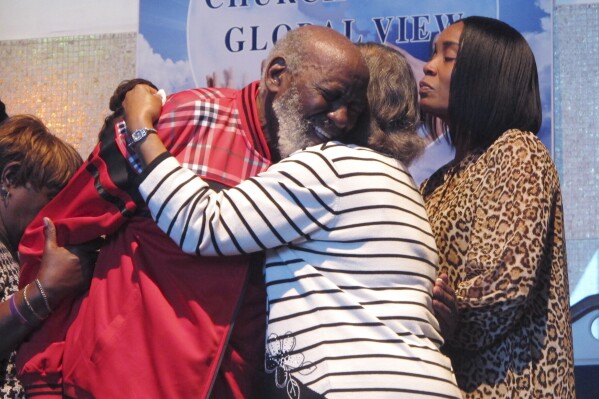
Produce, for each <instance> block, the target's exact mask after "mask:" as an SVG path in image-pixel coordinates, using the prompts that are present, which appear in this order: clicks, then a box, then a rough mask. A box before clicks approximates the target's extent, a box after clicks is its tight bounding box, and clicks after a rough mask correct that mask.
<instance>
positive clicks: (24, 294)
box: [23, 284, 46, 321]
mask: <svg viewBox="0 0 599 399" xmlns="http://www.w3.org/2000/svg"><path fill="white" fill-rule="evenodd" d="M28 287H29V284H27V285H26V286H25V289H23V299H25V304H26V305H27V307H28V308H29V310H31V313H33V315H34V316H35V317H37V319H38V320H39V321H42V320H45V319H46V318H45V317H42V316H40V314H39V313H38V312H36V311H35V309H33V306H31V303H30V302H29V299H27V288H28Z"/></svg>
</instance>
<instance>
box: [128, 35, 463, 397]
mask: <svg viewBox="0 0 599 399" xmlns="http://www.w3.org/2000/svg"><path fill="white" fill-rule="evenodd" d="M362 51H363V54H364V55H365V57H366V59H367V61H369V62H368V64H369V69H370V74H371V78H370V79H371V82H370V84H369V103H370V106H371V109H372V112H371V114H370V119H369V121H368V122H367V123H368V125H362V128H361V129H356V130H357V131H358V133H362V135H363V137H359V135H358V134H355V135H353V137H346V138H345V141H346V142H353V143H359V144H365V145H367V146H359V145H356V144H346V143H342V142H340V141H330V142H327V143H324V144H320V145H317V146H313V147H309V148H306V149H304V150H302V151H298V152H295V153H293V154H291V156H289V157H288V158H285V159H283V160H282V161H281V162H279V163H278V164H275V165H273V166H272V167H271V168H270V169H269V170H268V171H266V172H265V173H262V174H260V175H258V176H257V177H255V178H252V179H249V180H247V181H245V182H243V183H242V184H240V185H238V186H237V187H234V188H232V189H229V190H224V191H221V192H220V193H216V192H214V191H212V190H211V189H210V188H209V187H208V184H207V183H206V182H204V181H203V180H201V179H200V178H198V177H197V176H196V175H195V174H194V173H193V172H191V171H189V170H187V169H185V168H183V167H181V165H179V164H178V162H177V161H176V160H175V159H174V158H173V157H171V156H170V155H169V154H168V153H167V152H166V150H165V149H164V147H163V146H162V145H161V142H160V139H159V138H158V137H157V135H150V136H148V137H147V138H146V139H145V140H143V141H142V142H140V143H138V144H137V145H136V147H135V149H136V151H137V152H138V154H139V155H140V157H141V158H142V160H143V161H144V163H145V164H146V165H147V167H146V168H145V170H144V172H143V174H142V179H143V180H142V182H141V184H140V193H141V194H142V196H143V197H144V199H145V200H146V202H147V204H148V206H149V208H150V210H151V212H152V216H153V217H154V219H155V220H156V222H157V224H158V225H159V226H160V228H161V229H163V230H164V231H165V232H166V233H167V234H169V236H170V237H171V238H172V239H173V240H174V241H175V242H176V243H178V244H179V246H180V247H181V248H182V249H183V250H184V251H186V252H188V253H191V254H197V255H203V256H212V255H235V254H240V253H250V252H257V251H266V261H265V265H264V276H265V280H266V287H267V295H268V304H267V306H268V326H267V340H266V343H265V346H266V348H265V352H266V359H265V371H266V373H267V374H268V377H269V380H270V382H269V384H271V385H272V389H271V391H270V395H269V397H273V398H310V397H315V398H322V397H326V398H344V399H345V398H402V397H406V398H407V397H409V398H418V397H422V398H425V397H426V398H459V397H460V392H459V390H458V389H457V387H456V383H455V378H454V375H453V372H452V370H451V366H450V362H449V361H448V359H447V358H446V357H445V356H444V355H443V354H441V352H440V351H439V347H440V346H441V344H442V343H443V342H442V337H441V335H440V333H439V326H438V323H437V321H436V319H435V317H434V315H433V312H432V305H431V302H432V299H431V289H432V286H433V284H434V281H435V278H436V275H437V262H438V257H437V248H436V246H435V240H434V237H433V236H432V233H431V229H430V226H429V222H428V219H427V215H426V211H425V209H424V204H423V201H422V197H421V196H420V194H419V192H418V189H417V188H416V187H415V184H414V182H413V180H412V178H411V176H410V175H409V173H408V171H407V169H406V167H405V165H404V163H403V162H402V161H400V160H398V159H397V158H402V160H404V161H409V160H411V158H412V156H413V153H414V151H413V150H414V149H415V148H417V147H418V145H417V144H416V145H415V147H411V148H408V149H407V150H406V145H408V146H411V145H413V143H415V142H416V143H417V142H418V140H417V139H415V137H416V135H415V133H414V132H415V126H416V124H417V121H418V111H417V109H418V106H417V93H416V84H415V81H414V77H413V75H412V73H411V70H410V67H409V65H408V63H407V62H406V60H405V58H404V57H403V56H402V55H401V54H399V53H398V52H396V51H394V50H392V49H389V48H386V47H384V46H377V45H369V46H366V47H364V48H362ZM279 77H280V78H284V74H283V75H279ZM144 90H145V93H151V92H154V90H150V89H149V88H148V87H145V88H144ZM144 90H140V89H134V90H133V91H132V92H131V93H130V94H128V98H127V100H126V103H125V107H126V110H127V122H130V121H131V118H132V115H136V116H137V115H152V116H153V115H157V114H158V113H157V111H156V110H155V109H153V110H152V111H151V112H147V111H148V110H147V109H146V110H143V111H142V110H141V108H140V106H139V104H142V103H144V102H143V101H137V102H136V96H138V98H141V97H144ZM297 94H298V93H297V90H294V88H293V85H291V89H289V90H288V91H287V92H286V93H285V94H283V95H281V96H280V97H279V98H278V99H276V100H275V105H274V111H275V114H276V115H277V117H278V119H280V120H281V119H285V118H287V119H288V118H289V117H290V116H293V115H301V114H302V111H303V110H302V108H301V104H300V99H299V98H298V95H297ZM148 99H149V101H146V104H152V107H154V108H159V107H158V105H157V104H158V101H159V100H158V101H154V99H153V97H152V98H150V96H148V95H147V94H146V95H145V100H148ZM375 101H378V102H379V103H378V104H377V105H376V106H375V105H374V102H375ZM136 107H137V108H136ZM152 116H150V118H149V120H146V122H148V121H152V119H153V118H152ZM135 123H137V122H133V123H132V124H135ZM300 125H301V123H300ZM146 126H147V125H146ZM296 126H298V125H296ZM366 126H367V127H366ZM285 134H287V133H286V132H285V130H284V126H281V131H280V135H285ZM407 137H408V138H409V137H411V138H413V140H412V139H407ZM288 139H289V140H290V141H291V142H293V140H294V139H293V138H289V137H288ZM300 142H301V138H300ZM368 147H370V148H368ZM299 148H301V147H298V149H299ZM373 148H374V149H376V150H378V151H375V150H373ZM389 155H393V156H389Z"/></svg>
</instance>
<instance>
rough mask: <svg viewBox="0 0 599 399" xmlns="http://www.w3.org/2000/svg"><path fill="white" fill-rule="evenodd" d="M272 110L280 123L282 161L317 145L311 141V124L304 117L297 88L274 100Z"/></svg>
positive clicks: (279, 143) (292, 88) (279, 136)
mask: <svg viewBox="0 0 599 399" xmlns="http://www.w3.org/2000/svg"><path fill="white" fill-rule="evenodd" d="M272 109H273V112H274V114H275V117H276V118H277V121H278V123H279V134H278V142H277V145H278V149H279V153H280V154H281V159H282V158H287V157H288V156H289V155H291V154H292V153H294V152H295V151H298V150H301V149H303V148H306V147H309V146H311V145H313V144H316V143H315V142H314V141H313V140H312V139H310V135H309V131H310V123H309V122H308V121H307V120H306V119H305V118H304V117H303V114H302V105H301V103H300V95H299V92H298V90H297V88H296V87H295V86H293V87H291V88H290V89H289V90H288V91H287V92H285V93H283V94H282V95H281V97H279V98H277V99H276V100H274V101H273V104H272Z"/></svg>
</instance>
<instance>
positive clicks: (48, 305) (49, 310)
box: [34, 278, 52, 313]
mask: <svg viewBox="0 0 599 399" xmlns="http://www.w3.org/2000/svg"><path fill="white" fill-rule="evenodd" d="M34 281H35V285H37V288H38V289H39V290H40V294H42V298H44V303H45V304H46V309H48V313H52V308H51V307H50V302H48V296H47V295H46V292H45V291H44V289H43V288H42V283H41V282H40V280H39V279H37V278H36V279H35V280H34Z"/></svg>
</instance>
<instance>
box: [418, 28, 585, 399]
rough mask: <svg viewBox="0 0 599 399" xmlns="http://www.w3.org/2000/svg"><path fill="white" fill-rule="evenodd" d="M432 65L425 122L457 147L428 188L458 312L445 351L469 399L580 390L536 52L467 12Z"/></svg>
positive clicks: (424, 85)
mask: <svg viewBox="0 0 599 399" xmlns="http://www.w3.org/2000/svg"><path fill="white" fill-rule="evenodd" d="M424 72H425V76H424V77H423V79H422V80H421V82H420V95H421V107H422V109H423V111H424V112H426V113H428V114H429V115H430V118H429V119H428V126H429V128H431V129H430V130H431V131H435V129H434V128H435V127H438V126H443V127H445V128H446V130H447V132H448V134H449V137H450V139H451V142H452V145H453V146H454V147H455V149H456V156H455V159H454V160H453V161H452V162H450V163H449V164H448V165H446V166H444V167H442V168H441V169H439V170H438V171H437V172H435V173H434V174H433V175H432V176H431V177H430V178H429V179H428V180H427V181H425V182H424V183H423V185H422V193H423V195H424V198H425V202H426V207H427V211H428V213H429V217H430V221H431V225H432V228H433V233H434V234H435V236H436V242H437V246H438V247H439V252H440V266H441V271H442V272H444V273H447V275H448V277H449V285H450V286H451V287H452V288H453V289H454V290H455V295H456V301H457V307H458V309H459V312H458V313H459V318H458V319H457V327H456V330H455V334H454V336H453V337H449V339H448V340H447V342H446V345H445V347H444V349H445V350H446V352H447V354H448V355H449V356H450V357H451V359H452V364H453V367H454V369H455V372H456V377H457V380H458V384H459V386H460V388H461V389H462V392H463V396H464V397H465V398H552V399H553V398H562V399H563V398H574V397H575V393H574V377H573V360H572V337H571V325H570V314H569V294H568V278H567V268H566V258H565V245H564V232H563V213H562V199H561V193H560V186H559V179H558V175H557V172H556V169H555V167H554V164H553V162H552V160H551V157H550V155H549V153H548V152H547V149H546V148H545V146H544V145H543V144H542V143H541V141H540V140H539V139H538V138H537V137H536V136H535V134H536V133H537V132H538V130H539V128H540V125H541V119H542V116H541V103H540V95H539V88H538V87H539V86H538V77H537V70H536V64H535V60H534V56H533V54H532V51H531V50H530V47H529V46H528V44H527V43H526V41H525V39H524V38H523V37H522V35H520V33H518V32H517V31H516V30H514V29H513V28H511V27H510V26H508V25H507V24H505V23H503V22H500V21H497V20H494V19H490V18H483V17H468V18H466V19H464V20H462V21H458V22H456V23H454V24H452V25H450V26H449V27H448V28H446V29H445V30H444V31H443V32H442V33H441V35H440V36H439V37H438V39H437V41H436V44H435V51H434V53H433V56H432V58H431V60H430V61H429V62H428V63H427V64H426V65H425V66H424ZM450 82H451V85H450ZM450 86H451V88H450ZM437 118H438V119H437ZM439 119H440V121H441V123H440V124H439V123H438V122H437V121H438V120H439Z"/></svg>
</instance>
